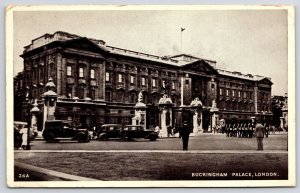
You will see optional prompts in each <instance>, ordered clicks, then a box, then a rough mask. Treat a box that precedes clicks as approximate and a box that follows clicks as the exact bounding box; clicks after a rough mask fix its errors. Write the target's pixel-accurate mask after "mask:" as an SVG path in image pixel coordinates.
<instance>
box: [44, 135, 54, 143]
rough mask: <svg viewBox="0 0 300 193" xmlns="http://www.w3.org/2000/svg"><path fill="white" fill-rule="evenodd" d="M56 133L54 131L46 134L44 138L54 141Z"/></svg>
mask: <svg viewBox="0 0 300 193" xmlns="http://www.w3.org/2000/svg"><path fill="white" fill-rule="evenodd" d="M54 138H55V136H54V134H53V133H48V134H46V135H45V136H44V139H45V140H46V142H48V143H51V142H54Z"/></svg>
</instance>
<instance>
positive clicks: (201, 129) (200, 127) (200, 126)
mask: <svg viewBox="0 0 300 193" xmlns="http://www.w3.org/2000/svg"><path fill="white" fill-rule="evenodd" d="M202 122H203V120H202V112H201V113H200V125H199V129H200V131H201V132H203V127H202Z"/></svg>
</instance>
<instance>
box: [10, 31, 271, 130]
mask: <svg viewBox="0 0 300 193" xmlns="http://www.w3.org/2000/svg"><path fill="white" fill-rule="evenodd" d="M21 57H22V58H23V59H24V64H23V65H24V69H23V71H22V72H20V73H19V74H18V75H17V76H15V78H14V96H15V98H14V103H15V104H14V105H15V113H14V116H15V117H14V118H15V120H20V121H22V120H23V121H24V120H26V116H28V115H27V114H28V110H27V109H28V106H30V105H32V104H31V103H28V102H27V101H28V98H29V99H30V100H31V101H33V100H36V101H37V104H38V108H39V109H40V113H39V114H37V120H38V128H39V130H42V127H43V122H44V121H45V119H47V116H45V111H46V110H47V111H49V109H48V108H47V109H46V107H47V105H49V104H50V103H47V104H46V100H47V95H46V94H45V93H48V94H49V89H53V92H52V93H55V94H56V95H53V97H54V100H53V102H54V103H55V104H54V109H53V117H51V119H59V120H69V121H72V122H73V123H74V124H81V125H86V126H88V127H92V126H93V125H102V124H106V123H117V124H122V125H127V124H132V123H133V118H134V117H135V115H136V111H137V108H138V107H137V103H138V102H140V103H143V104H145V106H144V110H145V112H146V116H145V117H146V118H145V125H146V127H147V128H148V129H150V128H153V127H155V126H157V125H158V126H160V127H165V126H166V125H172V126H176V125H180V124H181V123H182V121H183V120H187V121H188V122H189V123H190V124H192V125H193V126H194V131H195V132H198V131H202V132H209V131H210V130H211V127H212V126H214V125H216V124H218V121H220V120H224V121H225V122H230V121H232V120H236V121H245V120H250V119H251V118H252V117H263V118H264V120H266V121H267V120H271V117H272V112H271V110H272V109H271V89H272V84H273V83H272V82H271V79H270V78H268V77H263V76H260V75H252V74H246V73H241V72H232V71H227V70H221V69H219V68H218V67H217V62H216V61H214V60H208V59H203V58H199V57H197V56H192V55H189V54H178V55H174V56H156V55H151V54H147V53H141V52H138V51H132V50H127V49H122V48H118V47H112V46H109V45H107V44H106V42H105V41H103V40H97V39H91V38H87V37H81V36H78V35H74V34H70V33H66V32H61V31H58V32H55V33H54V34H45V35H43V36H41V37H38V38H36V39H33V40H32V41H31V43H30V44H29V45H28V46H25V47H24V51H23V54H22V55H21ZM47 85H48V86H49V85H50V86H51V87H52V88H48V87H47ZM26 99H27V100H26ZM50 105H51V104H50ZM52 105H53V104H52ZM48 118H49V117H48Z"/></svg>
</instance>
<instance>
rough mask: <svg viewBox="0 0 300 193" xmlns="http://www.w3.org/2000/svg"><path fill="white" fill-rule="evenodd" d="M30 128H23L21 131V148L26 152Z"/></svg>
mask: <svg viewBox="0 0 300 193" xmlns="http://www.w3.org/2000/svg"><path fill="white" fill-rule="evenodd" d="M27 132H28V128H26V127H23V128H22V129H21V130H20V134H22V145H21V147H22V148H23V149H24V150H25V149H26V147H27V140H28V139H27V137H28V134H27Z"/></svg>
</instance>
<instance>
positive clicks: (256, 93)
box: [254, 85, 258, 114]
mask: <svg viewBox="0 0 300 193" xmlns="http://www.w3.org/2000/svg"><path fill="white" fill-rule="evenodd" d="M257 99H258V87H257V85H255V86H254V111H255V113H256V114H257V113H258V109H257V103H258V102H257Z"/></svg>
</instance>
